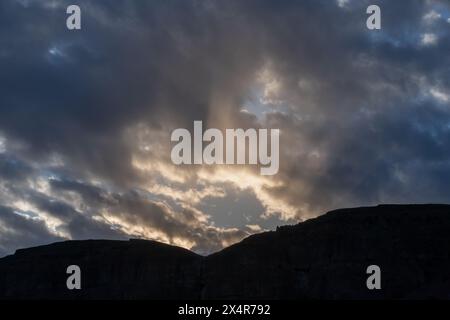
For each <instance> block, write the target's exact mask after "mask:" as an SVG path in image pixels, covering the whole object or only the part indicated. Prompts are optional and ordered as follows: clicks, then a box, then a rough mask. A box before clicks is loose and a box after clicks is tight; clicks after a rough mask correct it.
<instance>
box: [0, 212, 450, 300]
mask: <svg viewBox="0 0 450 320" xmlns="http://www.w3.org/2000/svg"><path fill="white" fill-rule="evenodd" d="M71 264H77V265H79V266H80V267H81V270H82V290H79V291H77V290H73V291H69V290H67V289H66V278H67V276H68V275H67V274H66V273H65V271H66V267H67V266H68V265H71ZM372 264H375V265H378V266H380V267H381V285H382V289H381V290H368V289H367V287H366V279H367V277H368V275H367V274H366V268H367V266H369V265H372ZM0 298H64V299H71V298H84V299H86V298H111V299H135V298H143V299H146V298H157V299H228V298H233V299H241V298H242V299H244V298H246V299H283V298H286V299H299V298H303V299H324V298H326V299H361V298H363V299H404V298H445V299H448V298H450V206H448V205H385V206H377V207H370V208H355V209H342V210H336V211H332V212H329V213H327V214H325V215H323V216H321V217H319V218H317V219H312V220H308V221H306V222H303V223H300V224H298V225H296V226H286V227H281V228H278V230H277V231H273V232H266V233H262V234H258V235H254V236H251V237H248V238H247V239H245V240H243V241H242V242H240V243H238V244H236V245H233V246H231V247H229V248H226V249H224V250H222V251H220V252H218V253H215V254H212V255H210V256H207V257H202V256H199V255H196V254H194V253H192V252H190V251H188V250H184V249H181V248H177V247H173V246H169V245H164V244H161V243H157V242H153V241H143V240H131V241H128V242H127V241H122V242H121V241H93V240H89V241H67V242H63V243H56V244H52V245H48V246H42V247H37V248H31V249H24V250H18V251H17V252H16V254H15V255H12V256H9V257H5V258H3V259H0Z"/></svg>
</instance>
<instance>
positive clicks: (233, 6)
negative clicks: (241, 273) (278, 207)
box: [0, 0, 450, 252]
mask: <svg viewBox="0 0 450 320" xmlns="http://www.w3.org/2000/svg"><path fill="white" fill-rule="evenodd" d="M68 4H72V2H67V1H50V0H47V1H46V0H42V1H26V0H22V1H13V0H8V1H1V2H0V70H1V72H0V177H1V178H2V181H0V187H1V188H2V189H0V190H2V192H3V194H1V195H0V204H1V203H3V204H5V207H6V206H8V208H12V206H14V205H15V203H17V202H18V201H19V200H23V201H28V202H29V203H30V204H32V205H33V206H35V207H36V209H38V210H40V211H42V212H45V213H46V214H48V215H49V216H51V217H53V218H57V219H60V220H62V221H64V223H63V224H62V225H61V226H60V231H61V232H65V233H66V234H68V235H69V236H71V237H73V238H87V237H96V236H100V237H108V238H109V237H111V238H122V237H125V236H126V232H125V231H123V230H122V229H120V227H121V226H117V225H114V223H108V222H107V221H106V220H105V216H104V215H103V213H105V215H106V213H107V215H108V216H110V217H114V218H116V219H119V220H120V221H121V222H122V223H124V224H126V225H128V226H143V227H145V228H147V229H148V230H153V231H157V232H159V233H160V234H161V235H164V236H165V237H166V238H167V241H169V242H170V241H172V240H173V239H183V240H185V241H189V242H190V243H194V248H195V249H197V250H199V251H205V252H206V251H208V250H215V249H217V248H220V247H221V246H222V245H223V244H224V243H229V242H232V241H233V240H236V239H239V238H242V237H243V236H245V235H246V234H247V231H245V230H243V228H241V229H239V230H238V229H220V228H217V227H215V226H214V223H215V222H216V221H221V219H216V221H214V220H208V219H209V218H210V217H206V214H208V212H205V214H204V215H202V214H201V213H199V212H197V211H196V210H195V209H199V208H206V207H205V204H206V203H207V204H208V205H211V206H208V208H209V209H210V210H216V212H215V214H221V213H222V212H223V211H224V207H226V202H227V201H232V200H231V199H232V197H231V195H233V194H234V193H236V194H237V195H236V197H233V199H234V198H236V199H235V200H236V203H238V204H240V203H242V204H243V206H242V207H243V208H242V211H247V212H234V213H233V214H234V215H236V214H237V215H242V216H243V217H244V216H245V214H246V213H251V212H253V214H254V215H257V214H260V213H259V212H260V211H261V208H263V207H264V206H263V205H264V203H263V204H260V203H256V204H255V205H254V207H253V208H248V210H246V209H247V208H246V206H250V204H251V203H254V202H255V201H261V202H263V201H262V200H261V195H258V192H261V190H253V191H251V192H249V193H242V192H241V198H240V199H239V197H238V195H239V193H240V190H235V191H233V192H230V191H229V190H228V195H227V196H225V197H223V198H220V199H222V200H217V199H218V198H217V197H218V196H217V195H214V196H209V197H208V196H206V201H204V202H203V203H200V204H199V205H197V206H196V207H195V208H193V207H192V205H191V204H190V205H191V206H187V205H186V204H185V203H182V204H181V205H180V204H179V205H180V207H181V208H182V209H181V210H174V209H173V207H169V206H166V205H163V204H162V202H161V201H155V199H153V198H150V196H151V195H149V194H146V193H145V192H143V191H142V188H144V187H145V186H146V185H154V184H158V183H159V182H158V181H156V178H155V177H153V176H150V177H149V176H146V175H145V174H143V172H142V171H139V170H137V169H136V167H135V166H134V165H133V160H135V158H136V156H137V155H141V150H140V147H141V144H142V143H141V141H140V140H141V139H138V138H136V137H137V136H139V137H140V136H144V137H145V139H143V140H146V139H147V138H148V139H147V140H149V141H150V142H153V143H148V142H149V141H144V142H145V143H143V144H144V145H145V146H146V147H148V149H149V151H148V152H147V153H146V154H145V156H143V162H144V163H148V164H152V165H156V164H158V163H159V162H164V161H166V162H167V161H168V160H167V159H168V151H167V150H168V144H169V143H168V142H169V135H170V132H171V130H172V129H173V128H176V127H188V128H190V127H191V126H192V121H193V120H199V119H200V120H203V121H204V122H205V123H206V124H209V122H210V123H211V125H212V126H233V127H235V126H243V127H265V126H269V127H273V128H280V129H281V130H282V136H281V155H280V162H281V167H280V173H279V174H278V175H277V176H276V177H274V178H273V180H274V181H275V182H277V183H275V184H274V185H270V186H264V187H262V190H263V191H265V192H267V194H268V195H269V196H271V197H273V199H276V200H278V201H281V202H283V203H285V204H287V205H290V206H292V207H294V208H297V211H296V212H295V213H292V212H291V213H289V214H285V217H284V219H286V216H287V218H296V219H302V218H303V217H308V216H311V215H315V214H318V213H320V212H321V211H322V210H326V209H330V208H334V207H341V206H352V205H360V204H364V205H367V204H372V203H373V204H374V203H378V202H391V201H393V202H433V201H436V202H448V201H449V197H448V195H447V194H446V193H445V189H446V187H445V186H446V181H448V179H449V178H450V161H449V160H450V159H449V157H450V141H449V127H448V123H449V119H450V114H449V112H450V109H449V100H448V99H449V98H448V97H449V96H450V83H449V81H450V80H449V79H450V70H449V65H450V61H449V59H450V56H449V55H448V52H450V39H449V38H450V32H449V30H450V24H449V23H448V22H447V19H448V18H450V8H449V4H448V2H445V1H437V0H436V1H423V0H408V1H406V0H405V1H387V0H385V1H377V4H378V5H380V6H381V8H382V30H381V31H369V30H367V29H366V27H365V19H366V17H367V15H366V14H365V9H366V7H367V6H368V5H369V4H372V2H371V1H355V0H350V1H348V2H347V4H345V5H343V6H341V7H340V6H338V3H337V1H331V0H298V1H288V0H283V1H274V0H270V1H269V0H257V1H256V0H250V1H245V0H239V1H237V0H228V1H208V0H205V1H196V0H189V1H184V0H180V1H173V0H169V1H114V2H112V1H111V2H99V1H87V0H86V1H77V4H79V5H80V6H81V8H82V30H81V31H76V32H71V31H68V30H67V29H66V28H65V18H66V14H65V8H66V6H67V5H68ZM432 10H434V11H436V12H437V13H438V15H440V17H439V18H438V19H435V20H433V21H429V20H427V19H425V18H424V17H425V15H426V14H427V13H429V12H430V11H432ZM435 16H436V15H435ZM425 35H428V36H427V37H425ZM425 38H426V39H428V42H427V41H424V39H425ZM429 39H435V40H434V41H431V42H430V41H429ZM261 74H262V75H263V76H261ZM260 78H262V80H261V79H260ZM258 79H259V80H258ZM274 83H275V84H276V85H273V84H274ZM274 88H276V89H274ZM255 92H256V97H255ZM259 100H264V101H263V102H260V101H259ZM247 104H251V106H250V107H249V106H247ZM242 108H246V109H248V110H250V111H252V110H253V111H254V110H256V111H254V113H255V114H249V113H244V112H241V109H242ZM259 109H261V110H264V111H271V112H269V114H266V115H265V114H263V112H262V111H261V110H259ZM258 110H259V111H258ZM138 125H142V127H143V128H150V129H151V130H150V131H149V133H147V134H143V133H142V132H140V131H143V130H141V129H136V128H137V127H138ZM139 128H141V127H139ZM135 131H138V133H137V134H136V132H135ZM130 132H131V133H130ZM2 137H5V139H6V141H7V142H8V144H7V151H6V152H2V151H1V150H2V147H1V138H2ZM152 139H153V140H155V139H158V140H159V141H157V143H154V142H155V141H153V140H152ZM158 143H159V144H161V145H162V147H161V149H158V148H156V146H157V145H158ZM55 157H56V158H57V160H58V161H55ZM53 162H55V163H56V164H55V163H53ZM197 169H198V168H190V169H186V170H185V171H188V173H189V174H192V176H191V175H189V176H188V177H189V178H188V179H186V181H184V182H182V183H180V184H181V185H182V187H180V188H181V190H182V192H189V191H191V189H197V190H198V185H196V182H197V181H196V180H195V172H196V170H197ZM180 176H181V175H180ZM50 177H52V178H50ZM39 179H40V180H39ZM41 180H45V181H47V183H48V185H49V188H50V190H40V191H36V190H34V189H36V188H37V187H36V186H39V183H41V184H42V181H41ZM93 181H94V182H95V183H94V182H93ZM44 184H45V183H44ZM183 184H184V185H183ZM173 185H174V184H173V183H172V184H170V186H171V187H173ZM42 188H43V187H41V189H42ZM172 190H173V189H170V190H169V191H165V192H166V193H167V194H165V196H169V195H170V192H171V191H172ZM246 194H251V195H254V196H255V197H257V196H259V197H260V198H257V199H256V200H255V199H254V198H251V199H245V196H246ZM265 196H267V195H265ZM214 197H216V198H214ZM78 199H81V200H82V203H78ZM211 199H212V200H211ZM214 199H216V200H214ZM201 200H204V199H201ZM233 201H234V200H233ZM181 202H182V201H181ZM210 202H211V203H210ZM214 206H215V207H214ZM230 207H233V208H235V210H239V209H238V208H236V207H237V205H235V206H231V205H230ZM214 208H216V209H214ZM263 209H264V208H263ZM5 210H6V209H5ZM8 210H12V209H8ZM205 210H206V209H205ZM8 216H9V218H8V219H12V218H11V217H14V219H19V220H18V221H22V220H20V219H22V217H21V216H18V215H13V216H11V214H9V215H8ZM211 216H212V218H214V215H213V214H212V215H211ZM94 217H100V218H101V219H100V220H99V219H94ZM258 218H259V217H258ZM23 219H25V218H23ZM222 220H223V219H222ZM255 220H257V219H250V221H255ZM24 221H25V222H23V221H22V222H23V223H27V225H26V227H27V228H34V227H36V225H35V224H37V226H40V227H39V228H44V227H45V226H43V225H42V224H39V223H37V222H33V223H32V222H31V220H24ZM236 221H240V223H241V222H242V223H244V222H243V219H237V218H236ZM222 222H223V221H222ZM275 223H276V222H274V224H275ZM8 224H9V225H12V222H11V221H9V222H8ZM223 224H224V225H225V224H226V223H223ZM15 225H16V227H17V228H19V227H23V226H20V225H18V224H17V223H16V224H15ZM261 225H264V223H261ZM39 230H40V229H39ZM39 230H38V231H37V238H36V239H35V240H36V241H38V240H39V239H41V238H42V242H45V239H44V238H45V237H46V233H45V232H44V231H45V230H40V231H39ZM47 236H48V238H49V239H50V238H51V239H53V238H52V237H55V236H54V235H52V234H50V233H48V234H47ZM128 236H132V234H128ZM1 238H2V239H3V238H5V237H3V235H2V237H1ZM5 239H9V240H6V242H7V243H9V244H8V245H5V246H7V247H8V248H12V247H14V245H17V246H21V243H22V242H23V243H24V244H28V243H30V241H28V240H27V239H25V238H24V239H23V241H22V240H17V241H18V242H17V244H16V243H13V244H11V241H12V240H10V239H11V238H10V237H6V238H5ZM18 239H19V238H18ZM20 239H22V238H20ZM27 241H28V242H27ZM33 241H34V240H33ZM33 241H31V242H33ZM3 243H4V241H3V240H2V241H1V242H0V245H2V246H3V245H4V244H3Z"/></svg>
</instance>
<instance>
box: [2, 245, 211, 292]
mask: <svg viewBox="0 0 450 320" xmlns="http://www.w3.org/2000/svg"><path fill="white" fill-rule="evenodd" d="M201 260H202V257H201V256H199V255H196V254H195V253H192V252H190V251H188V250H185V249H182V248H178V247H173V246H169V245H165V244H162V243H158V242H154V241H142V240H130V241H106V240H88V241H67V242H61V243H55V244H52V245H48V246H42V247H37V248H31V249H24V250H18V251H17V252H16V254H15V255H13V256H9V257H6V258H3V259H0V298H3V299H5V298H6V299H9V298H19V299H196V298H198V293H199V290H198V288H199V286H200V283H201V282H200V280H201V279H200V274H201V270H200V267H201ZM73 264H75V265H78V266H79V267H80V269H81V279H82V288H81V290H68V289H67V287H66V279H67V278H68V277H69V275H68V274H66V269H67V267H68V266H69V265H73Z"/></svg>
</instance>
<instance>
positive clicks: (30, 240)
mask: <svg viewBox="0 0 450 320" xmlns="http://www.w3.org/2000/svg"><path fill="white" fill-rule="evenodd" d="M0 231H1V240H0V257H1V256H4V255H6V254H11V253H14V250H16V249H20V248H26V247H32V246H37V245H42V244H44V243H51V242H56V241H61V240H63V238H61V237H58V236H55V235H54V234H52V233H51V232H49V230H48V229H47V227H46V225H45V223H44V222H42V221H38V220H34V219H31V218H27V217H25V216H22V215H19V214H17V213H15V212H14V210H13V209H12V208H9V207H4V206H0Z"/></svg>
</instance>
